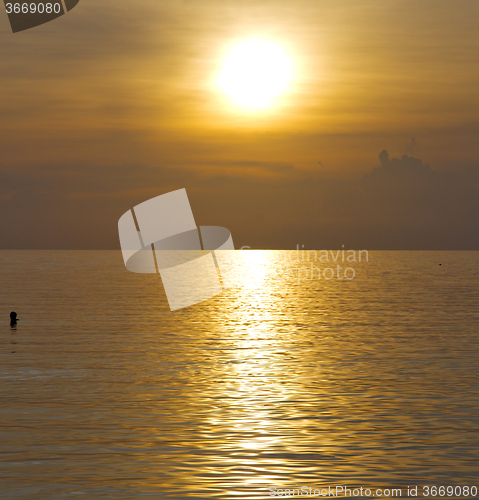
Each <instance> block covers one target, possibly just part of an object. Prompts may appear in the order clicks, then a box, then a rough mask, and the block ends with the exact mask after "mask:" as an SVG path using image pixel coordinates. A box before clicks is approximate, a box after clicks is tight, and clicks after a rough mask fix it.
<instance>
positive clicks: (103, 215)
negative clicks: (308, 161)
mask: <svg viewBox="0 0 479 500" xmlns="http://www.w3.org/2000/svg"><path fill="white" fill-rule="evenodd" d="M477 167H478V166H477V165H472V164H470V165H467V164H463V165H456V166H455V167H454V168H453V167H451V168H449V169H445V170H435V169H433V168H431V167H430V166H429V165H428V164H423V163H422V161H421V160H420V159H417V158H414V157H412V156H407V155H404V156H402V158H392V159H391V158H389V155H388V153H387V151H382V152H381V153H380V154H379V165H377V166H376V167H374V168H372V169H371V171H370V172H368V173H365V174H364V175H363V176H362V177H360V178H355V179H344V178H339V177H338V178H332V177H331V176H328V175H326V174H325V173H324V172H323V171H322V169H321V168H320V167H318V168H317V170H315V171H313V172H312V171H304V170H301V169H298V168H295V167H294V166H293V165H291V164H288V163H275V162H261V161H249V162H228V161H225V162H223V163H222V162H220V161H217V160H215V161H214V162H211V164H208V162H204V161H202V162H200V163H199V164H198V165H195V164H194V163H192V164H191V165H186V166H177V165H176V166H160V167H155V168H153V167H146V166H141V165H123V166H117V167H100V166H92V165H90V166H89V165H84V164H71V165H62V166H48V165H43V166H38V165H32V166H30V167H24V168H22V169H16V170H13V169H10V170H7V169H3V170H0V214H1V215H0V234H1V235H2V237H1V243H0V247H1V248H2V249H117V248H119V244H118V235H117V227H116V226H117V221H118V218H119V217H120V216H121V214H122V213H124V212H125V211H126V210H128V209H129V208H131V207H132V206H134V205H136V204H138V203H140V202H142V201H144V200H146V199H148V198H151V197H153V196H157V195H159V194H162V193H166V192H168V191H172V190H175V189H179V188H183V187H185V188H186V189H187V192H188V196H189V198H190V201H191V204H192V207H193V209H194V213H195V217H196V218H197V224H204V225H208V224H213V225H223V226H225V227H229V228H231V230H232V232H233V234H234V235H235V245H236V247H237V248H239V247H241V246H250V247H252V248H278V249H283V248H284V249H290V248H296V245H298V244H299V245H305V248H316V249H320V248H341V245H343V244H344V245H345V247H346V248H367V249H371V250H373V249H398V250H400V249H417V250H422V249H479V232H478V231H477V227H478V226H479V169H478V168H477ZM253 170H254V176H253V175H251V172H252V171H253Z"/></svg>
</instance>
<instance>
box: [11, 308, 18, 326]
mask: <svg viewBox="0 0 479 500" xmlns="http://www.w3.org/2000/svg"><path fill="white" fill-rule="evenodd" d="M16 324H17V313H16V312H15V311H12V312H11V313H10V326H15V325H16Z"/></svg>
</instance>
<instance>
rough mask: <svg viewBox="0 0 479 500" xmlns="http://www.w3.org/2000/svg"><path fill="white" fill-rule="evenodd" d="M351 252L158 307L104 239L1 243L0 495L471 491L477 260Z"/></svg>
mask: <svg viewBox="0 0 479 500" xmlns="http://www.w3.org/2000/svg"><path fill="white" fill-rule="evenodd" d="M336 256H337V254H336ZM356 256H357V254H356ZM298 257H299V261H298V260H297V259H298ZM309 257H310V260H312V259H313V258H314V257H313V256H312V255H311V254H310V255H309ZM362 257H363V258H362V261H361V262H350V263H342V262H340V264H341V266H342V267H348V266H349V267H352V268H353V269H354V274H355V277H354V279H345V278H344V275H340V277H343V279H338V278H337V275H336V276H335V277H334V278H332V279H325V278H324V276H322V277H321V279H318V277H317V275H315V276H313V279H306V278H311V276H310V272H309V271H308V269H309V270H310V265H311V262H308V261H307V258H305V256H304V255H298V254H297V253H294V252H293V253H292V252H283V251H241V252H238V259H239V262H240V269H241V279H240V281H239V284H238V287H236V288H234V289H232V290H229V291H227V292H224V293H223V294H221V295H219V296H217V297H215V298H213V299H210V300H208V301H205V302H202V303H201V304H198V305H195V306H192V307H188V308H185V309H181V310H179V311H176V312H171V311H170V310H169V307H168V303H167V300H166V296H165V293H164V291H163V287H162V284H161V281H160V279H159V278H158V277H157V276H154V275H141V274H133V273H129V272H127V271H126V270H125V268H124V266H123V262H122V258H121V254H120V252H119V251H81V252H76V251H65V252H56V251H2V252H0V498H1V499H2V500H14V499H15V500H17V499H18V500H20V499H21V500H37V499H41V500H64V499H83V498H84V499H89V500H96V499H111V500H124V499H143V498H152V499H159V498H168V499H183V498H190V497H191V498H218V499H236V498H238V499H256V498H272V494H273V493H274V492H276V493H277V495H275V496H276V497H278V496H279V493H280V491H279V490H286V489H291V490H293V489H295V488H296V489H300V488H301V487H303V488H307V489H308V491H309V488H312V491H314V490H315V489H320V488H327V487H336V486H340V487H341V486H342V487H346V486H347V487H350V488H353V487H356V488H359V487H363V488H368V487H369V488H371V489H374V491H375V490H376V489H377V488H401V492H402V495H403V496H407V489H408V487H409V488H410V487H412V486H414V485H418V486H420V488H419V490H418V491H419V494H418V497H422V498H424V496H423V495H422V494H421V491H422V490H421V488H422V486H423V485H437V486H440V485H443V486H447V485H452V486H457V485H461V486H462V485H469V486H474V485H475V486H476V487H479V479H478V477H479V474H478V471H479V451H478V430H479V377H478V366H479V362H478V361H479V347H478V339H479V336H478V329H479V252H369V254H368V260H367V261H366V259H365V258H364V257H365V256H364V254H363V256H362ZM303 258H304V260H302V259H303ZM339 259H341V257H339ZM439 264H441V265H439ZM337 265H338V263H337V262H333V256H331V257H330V262H327V263H325V262H314V266H315V267H318V268H322V269H323V270H324V268H326V267H328V266H329V267H331V268H334V269H333V271H335V270H336V266H337ZM299 269H301V270H299ZM351 273H352V272H351V271H349V276H351ZM329 275H330V273H329V272H328V277H329ZM12 310H15V311H16V312H17V313H18V315H19V318H20V321H19V322H18V324H17V326H16V327H15V328H12V327H11V326H10V323H9V318H8V315H9V313H10V311H12ZM273 488H276V490H274V489H273ZM302 491H303V492H304V491H305V490H304V489H303V490H302ZM457 491H458V490H456V492H457ZM462 491H463V490H461V493H460V494H454V495H453V496H451V495H447V494H446V495H444V496H448V497H449V498H451V497H452V498H467V495H465V494H463V493H462ZM281 493H282V492H281ZM282 496H283V497H284V495H282ZM338 496H342V494H341V493H340V494H338ZM303 498H306V497H305V496H304V495H303ZM431 498H432V496H431Z"/></svg>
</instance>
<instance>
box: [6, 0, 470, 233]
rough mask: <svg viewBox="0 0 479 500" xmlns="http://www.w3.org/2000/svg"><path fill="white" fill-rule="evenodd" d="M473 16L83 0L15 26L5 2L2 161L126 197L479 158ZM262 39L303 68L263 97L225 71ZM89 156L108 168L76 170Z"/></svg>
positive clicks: (384, 4)
mask: <svg viewBox="0 0 479 500" xmlns="http://www.w3.org/2000/svg"><path fill="white" fill-rule="evenodd" d="M478 17H479V2H477V1H476V0H456V1H455V2H451V1H449V0H434V1H429V0H421V2H417V1H405V0H388V1H384V0H365V1H360V2H358V1H350V0H335V1H331V0H329V1H322V0H312V1H305V0H298V1H296V2H291V1H283V0H276V1H263V0H255V1H248V0H246V1H245V0H242V1H239V0H236V1H231V0H206V1H193V0H176V1H170V0H166V1H158V0H143V1H135V2H132V1H127V0H114V1H113V0H102V1H99V0H91V1H87V0H81V1H80V3H79V5H78V6H77V7H76V8H75V9H73V10H72V11H71V12H69V13H68V14H67V15H65V16H63V17H61V18H59V19H57V20H55V21H53V22H51V23H48V24H46V25H43V26H39V27H37V28H34V29H31V30H28V31H25V32H20V33H16V34H12V33H11V32H10V31H9V25H8V20H7V17H6V15H3V16H0V32H1V40H2V43H1V46H0V60H1V76H0V92H1V94H0V95H1V100H0V113H1V117H2V118H1V120H0V123H1V130H0V150H1V153H2V156H1V166H0V173H1V172H4V173H5V175H8V176H10V177H9V178H11V177H12V176H21V175H23V177H22V179H30V180H32V179H36V180H38V183H39V185H41V183H42V179H47V178H48V179H51V182H50V184H49V186H50V187H45V188H43V191H42V192H43V193H45V192H47V191H48V189H54V188H53V187H51V186H57V187H56V188H55V189H57V191H58V192H61V196H63V197H66V199H72V198H73V199H80V198H82V197H83V198H87V197H89V196H92V193H93V195H94V196H95V197H97V198H101V197H104V199H105V200H107V199H111V198H112V197H116V198H119V199H121V198H123V199H124V200H125V210H126V209H127V208H129V204H130V201H129V200H130V198H131V196H133V197H134V196H136V195H138V197H139V201H141V197H142V196H143V195H145V196H147V195H149V194H152V193H156V194H161V193H162V192H166V191H167V190H169V189H171V188H175V187H178V188H179V187H188V186H184V185H180V184H181V175H184V176H185V179H187V178H189V176H192V175H193V176H198V177H201V178H208V176H210V177H211V176H212V177H213V178H217V177H218V176H226V177H227V178H233V179H234V178H241V179H243V180H244V181H245V182H249V183H254V182H255V180H258V182H263V181H264V179H265V178H274V179H275V182H280V180H281V179H283V180H284V182H285V183H286V184H287V183H288V182H289V180H291V178H292V177H294V178H295V179H299V178H301V179H302V181H301V182H303V180H304V182H305V183H306V184H308V176H310V178H311V179H314V180H315V182H316V179H318V176H319V177H322V178H324V179H328V182H331V179H338V182H339V179H342V180H345V179H346V180H347V179H358V178H360V177H361V176H362V175H363V174H364V173H368V172H370V171H371V170H372V169H373V168H374V167H376V166H378V160H377V156H378V154H379V152H380V151H382V150H383V149H387V150H388V152H389V154H390V156H391V157H401V156H402V155H403V154H408V155H410V156H416V157H419V158H421V159H422V160H423V162H427V163H429V164H430V165H431V167H433V168H436V169H444V168H449V167H450V166H451V165H453V166H454V165H471V164H477V161H478V128H479V127H478V119H477V117H478V116H479V92H478V84H479V70H478V68H479V64H478V63H479V30H478V29H477V20H478ZM252 37H257V38H258V37H259V38H261V39H266V40H269V41H271V42H272V43H277V44H279V45H280V46H281V47H283V48H284V50H285V51H286V52H287V54H288V57H289V58H290V61H291V63H292V68H293V69H292V80H291V82H290V85H289V88H288V89H287V91H286V92H285V93H284V94H282V95H281V96H279V97H278V98H277V100H276V101H275V102H274V104H273V105H272V106H271V107H269V108H266V109H260V110H256V111H252V110H247V109H244V108H242V107H241V106H237V105H235V104H234V103H232V101H231V100H230V99H228V97H227V96H225V95H224V94H222V93H221V92H220V91H219V89H218V86H217V84H216V79H217V75H218V73H219V72H220V71H221V69H222V67H223V66H224V61H225V57H226V54H227V52H228V50H229V48H231V47H232V46H234V45H235V44H236V43H239V42H241V41H242V40H245V39H248V38H252ZM412 137H414V141H412ZM67 166H68V167H67ZM72 166H74V167H72ZM128 166H138V168H143V169H144V168H146V169H153V170H154V169H158V171H160V169H170V170H172V171H174V173H175V174H174V175H175V176H176V177H175V180H174V181H167V179H166V178H165V182H164V183H162V182H161V177H160V178H159V179H156V180H155V181H154V182H153V184H152V182H150V181H146V180H145V183H144V185H142V184H141V182H138V179H135V182H132V183H128V182H127V180H121V179H123V177H122V176H123V175H124V174H121V175H119V174H118V173H117V172H120V171H121V172H124V171H125V168H127V167H128ZM75 168H76V169H80V170H79V171H77V170H75V171H73V170H72V169H75ZM82 168H84V170H83V172H87V171H88V172H90V170H88V169H92V170H93V171H95V169H96V171H97V172H98V173H97V177H96V180H97V181H98V182H97V183H96V180H95V178H91V179H90V180H89V181H86V180H85V181H81V182H80V181H79V182H78V184H75V182H74V179H75V176H76V177H81V176H82V175H83V174H82V173H81V172H82V170H81V169H82ZM45 170H47V171H48V172H50V173H49V174H45ZM52 171H54V172H56V173H55V174H54V175H53V174H51V172H52ZM22 172H23V174H21V173H22ZM293 174H294V175H293ZM100 177H101V178H100ZM147 177H148V176H147ZM195 178H196V177H195ZM278 179H279V180H278ZM288 179H289V180H288ZM0 180H1V179H0ZM63 181H64V183H63V184H62V182H63ZM107 181H108V182H109V184H108V182H107ZM21 184H22V181H21V180H19V181H18V185H16V184H15V182H13V181H12V182H10V184H9V186H10V187H9V188H8V189H7V188H6V187H5V188H4V190H3V192H2V191H0V200H1V199H4V200H7V199H10V197H11V196H13V195H14V196H16V195H18V193H19V192H20V191H21V189H22V186H21ZM107 184H108V186H109V187H108V189H107V190H106V189H103V190H102V188H101V186H103V185H107ZM129 184H131V186H129ZM133 185H134V186H133ZM195 186H197V185H195ZM195 186H191V189H192V190H193V189H195ZM205 186H206V184H205ZM129 187H130V188H131V192H130V193H129ZM0 189H1V188H0ZM202 189H203V188H202ZM205 189H206V191H207V188H206V187H205V188H204V189H203V193H204V192H205ZM281 189H283V188H282V187H281ZM281 189H279V191H278V192H282V191H281ZM299 189H300V188H299V187H298V190H299ZM228 190H231V192H232V193H233V192H234V190H235V184H234V181H232V182H231V184H230V185H229V187H228ZM12 193H13V194H12ZM212 193H215V191H214V189H213V188H212ZM271 196H272V197H274V193H271ZM297 196H298V197H299V198H301V196H300V193H299V191H298V193H297ZM2 197H3V198H2ZM258 206H260V205H259V204H258ZM232 210H233V207H232ZM119 215H121V213H120V214H119ZM304 215H305V214H304V213H302V212H301V214H300V213H298V214H297V217H298V219H299V218H301V220H302V221H303V219H304ZM293 219H294V216H293ZM301 223H302V222H301ZM225 225H226V226H227V227H229V226H228V224H225Z"/></svg>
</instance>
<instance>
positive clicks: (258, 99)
mask: <svg viewBox="0 0 479 500" xmlns="http://www.w3.org/2000/svg"><path fill="white" fill-rule="evenodd" d="M291 79H292V65H291V60H290V57H289V55H288V53H287V52H286V51H285V50H284V49H283V48H282V46H281V45H280V44H279V43H276V42H273V41H269V40H262V39H249V40H244V41H242V42H240V43H238V44H236V45H234V46H233V47H232V48H231V49H230V51H229V52H228V53H227V56H226V59H225V62H224V66H223V68H222V70H221V71H220V74H219V78H218V83H219V87H220V89H221V91H222V92H223V93H225V94H227V95H228V96H229V97H230V98H231V99H232V100H233V101H234V102H235V103H236V104H238V105H240V106H241V107H244V108H247V109H253V110H254V109H262V108H266V107H270V106H271V105H273V104H274V103H275V102H276V101H277V99H278V97H279V96H280V95H281V94H283V93H284V92H285V91H286V90H288V87H289V84H290V82H291Z"/></svg>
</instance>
